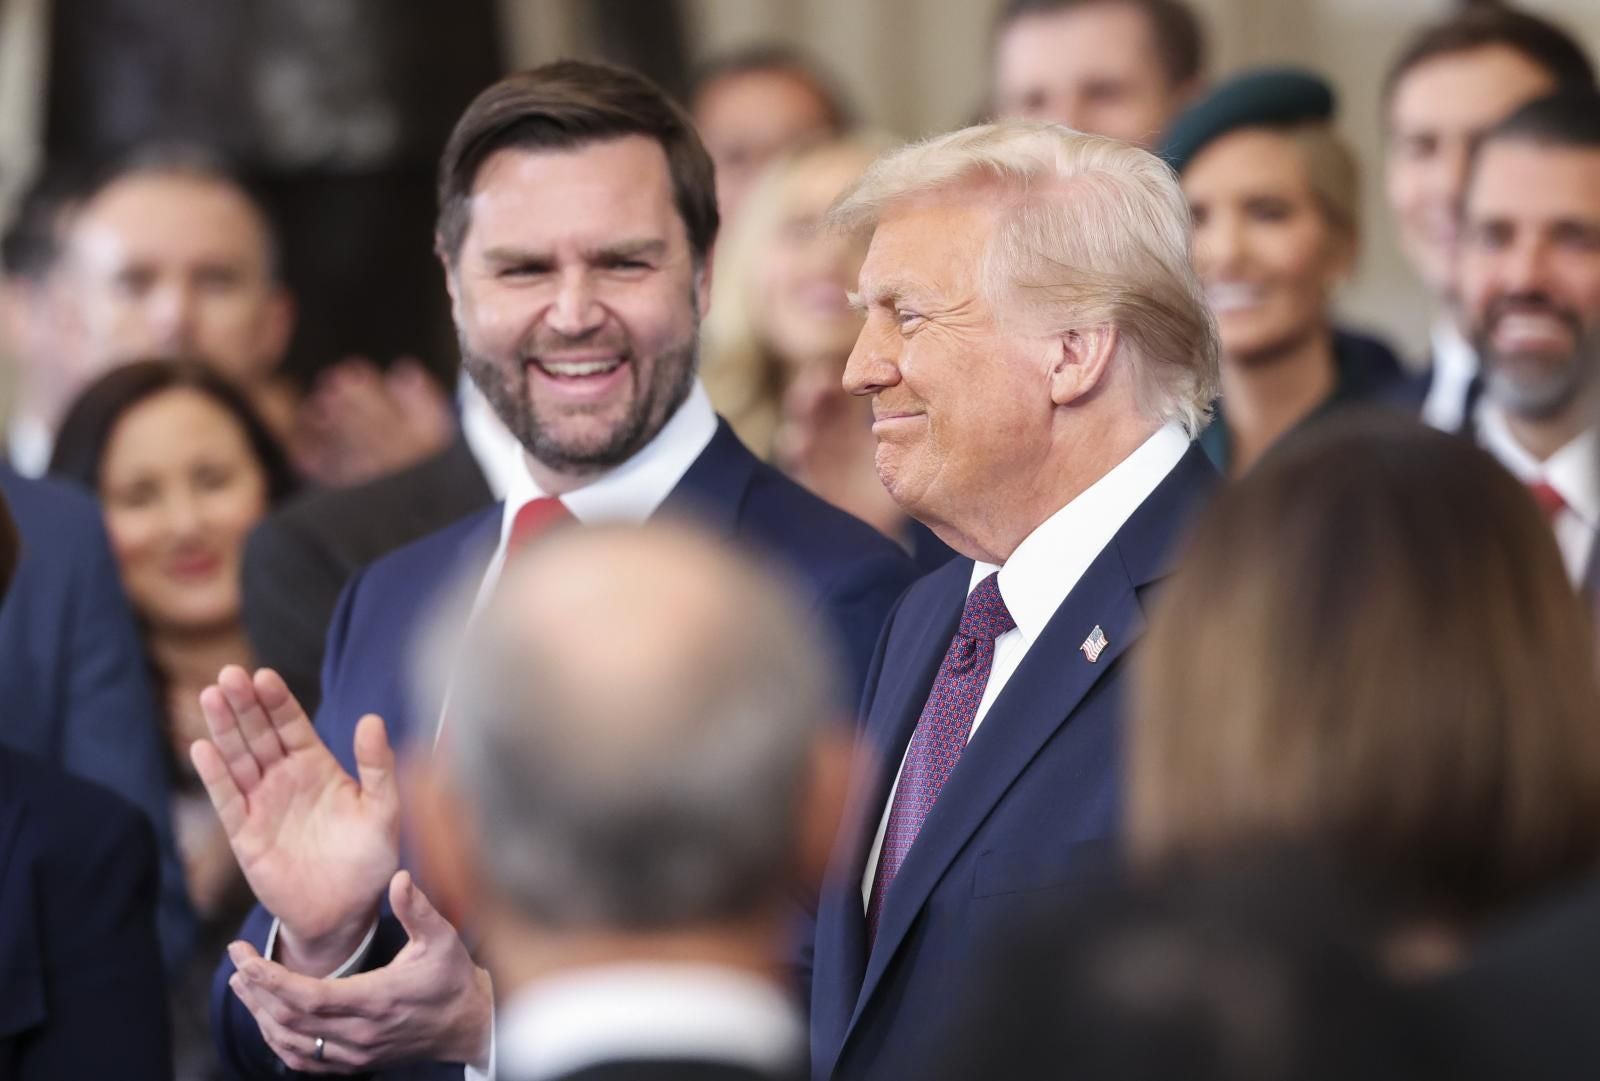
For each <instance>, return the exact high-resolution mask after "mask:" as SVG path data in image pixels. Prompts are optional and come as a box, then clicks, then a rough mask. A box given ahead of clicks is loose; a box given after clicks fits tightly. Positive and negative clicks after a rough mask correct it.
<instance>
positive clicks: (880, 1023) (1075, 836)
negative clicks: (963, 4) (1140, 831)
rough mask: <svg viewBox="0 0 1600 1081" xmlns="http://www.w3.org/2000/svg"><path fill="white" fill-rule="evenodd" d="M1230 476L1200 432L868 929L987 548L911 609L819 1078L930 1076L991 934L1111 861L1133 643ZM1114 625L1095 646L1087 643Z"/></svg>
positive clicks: (837, 909)
mask: <svg viewBox="0 0 1600 1081" xmlns="http://www.w3.org/2000/svg"><path fill="white" fill-rule="evenodd" d="M1219 479H1220V478H1218V476H1217V474H1216V471H1215V470H1214V469H1213V468H1212V467H1211V465H1210V464H1209V462H1208V461H1207V460H1206V459H1205V456H1204V452H1203V451H1201V450H1200V448H1199V447H1198V446H1191V447H1190V449H1189V450H1188V452H1187V453H1186V454H1185V456H1184V458H1183V459H1181V460H1180V461H1179V463H1178V464H1177V466H1175V467H1174V469H1173V470H1172V471H1171V472H1170V473H1169V474H1168V475H1167V477H1166V478H1165V479H1164V480H1163V481H1162V482H1161V483H1160V484H1159V485H1158V486H1157V487H1156V489H1155V490H1154V492H1152V494H1151V495H1150V496H1149V497H1148V498H1147V499H1146V500H1145V501H1144V503H1143V504H1142V505H1141V506H1140V507H1139V508H1138V509H1137V510H1136V511H1135V512H1134V514H1133V515H1132V516H1131V517H1130V518H1129V519H1128V521H1127V522H1126V523H1125V524H1124V525H1123V527H1122V528H1121V529H1120V530H1119V531H1118V532H1117V534H1116V536H1115V537H1114V538H1113V539H1112V541H1111V542H1110V543H1109V544H1108V545H1107V546H1106V547H1105V548H1104V549H1103V550H1102V551H1101V552H1100V554H1099V555H1098V556H1097V557H1096V558H1095V560H1094V561H1093V563H1092V564H1091V565H1090V567H1089V569H1088V570H1087V571H1086V572H1085V574H1084V575H1083V577H1082V578H1081V579H1080V580H1079V582H1078V584H1077V585H1076V586H1075V587H1074V588H1073V590H1072V592H1071V593H1070V594H1069V595H1068V596H1067V598H1066V599H1065V600H1064V601H1063V602H1062V604H1061V605H1060V606H1059V607H1058V608H1057V609H1056V612H1055V614H1054V615H1053V616H1052V617H1051V619H1050V621H1049V623H1048V624H1047V625H1046V627H1045V629H1044V631H1043V632H1042V633H1041V635H1040V637H1039V638H1038V639H1037V640H1036V641H1035V642H1034V643H1033V644H1032V645H1031V646H1030V648H1029V650H1028V652H1027V654H1026V656H1025V657H1024V658H1023V660H1022V663H1021V665H1020V666H1019V667H1018V668H1017V670H1016V671H1015V673H1014V674H1013V675H1012V676H1011V678H1010V679H1009V680H1008V681H1007V683H1006V686H1005V688H1004V690H1003V691H1001V692H1000V694H999V695H998V696H997V697H996V698H995V700H994V702H993V704H992V706H991V707H990V710H989V713H988V715H987V716H986V718H985V720H984V722H983V728H982V730H981V731H980V732H979V733H978V734H977V735H976V736H975V737H974V738H973V740H972V742H971V743H970V744H969V746H968V747H967V749H966V750H965V751H964V752H963V754H962V756H961V758H960V760H959V761H958V763H957V764H956V767H955V769H954V770H953V772H952V773H951V775H950V777H949V779H948V781H947V782H946V783H945V786H944V789H943V791H942V792H941V793H940V796H939V799H938V802H937V803H936V804H935V806H934V808H933V810H932V812H931V813H930V814H929V815H928V817H927V819H926V821H925V822H924V824H923V826H922V829H921V832H920V833H919V834H918V837H917V840H916V843H915V844H914V845H913V846H912V847H911V850H910V852H909V854H908V856H907V858H906V860H905V863H904V864H903V865H902V866H901V868H900V872H899V875H898V876H897V877H896V879H895V881H894V885H893V887H892V888H891V890H890V891H889V893H888V895H887V898H886V900H885V903H884V907H883V911H882V916H881V919H880V923H879V926H878V934H877V938H876V940H875V941H873V942H871V943H869V942H868V940H867V931H866V921H865V918H864V913H863V905H862V897H861V882H862V878H863V876H864V873H865V869H866V861H867V857H868V853H869V851H870V846H871V843H872V840H873V838H874V836H875V835H876V832H877V827H878V824H879V821H880V818H881V815H882V811H883V808H884V806H885V805H886V803H887V800H888V798H889V792H890V790H891V786H892V784H893V780H894V777H895V774H896V772H897V769H898V766H899V763H900V760H901V758H902V757H903V755H904V752H905V748H906V745H907V743H908V742H909V740H910V738H911V733H912V731H913V729H914V728H915V725H916V721H917V717H918V716H919V714H920V713H921V710H922V707H923V704H924V703H925V701H926V699H927V695H928V691H929V688H930V687H931V686H932V683H933V679H934V675H935V673H936V672H937V670H938V667H939V663H940V661H941V660H942V658H943V656H944V653H945V651H946V649H947V648H948V646H949V642H950V638H951V635H952V634H953V633H954V632H955V629H956V626H957V624H958V623H959V620H960V616H961V610H962V607H963V605H964V602H965V597H966V587H967V584H968V582H969V581H970V577H971V572H972V563H971V561H970V560H966V559H958V560H956V561H954V562H952V563H951V564H949V565H948V566H946V567H945V568H943V569H941V570H939V571H937V572H935V573H933V574H931V575H928V576H926V577H924V578H922V579H920V580H919V581H918V582H917V583H916V584H915V585H913V586H912V587H911V588H910V589H909V590H908V591H907V592H906V594H905V596H904V598H902V600H901V602H900V604H899V605H898V606H897V607H896V608H895V610H894V614H893V616H892V618H891V620H890V622H889V624H888V626H887V627H886V628H885V630H884V636H883V640H882V642H881V643H880V644H879V649H878V658H879V659H878V660H877V661H875V662H874V666H873V669H872V672H871V675H870V677H869V679H868V683H867V695H866V697H865V698H864V699H863V703H864V705H863V709H864V713H865V726H866V729H865V733H866V740H867V742H868V743H869V745H870V746H871V747H872V748H873V749H874V750H875V751H876V752H877V764H878V769H877V770H876V772H875V774H874V775H872V776H871V777H870V778H869V779H868V780H867V781H866V782H865V787H864V788H863V789H862V790H861V791H859V792H858V794H857V798H856V800H855V801H854V802H855V806H857V807H858V808H860V810H861V817H860V819H859V820H857V821H855V822H853V823H852V824H851V826H850V829H851V830H852V831H853V833H851V834H849V835H847V836H848V840H846V841H845V843H843V844H841V845H840V848H839V851H838V855H837V859H836V862H835V865H834V868H833V870H832V873H831V875H830V883H829V885H828V887H827V888H826V889H825V891H824V896H823V902H822V905H821V908H820V911H819V914H818V921H817V934H816V941H815V944H814V947H813V965H812V970H811V980H810V983H811V995H810V1001H811V1011H812V1012H811V1032H812V1069H813V1075H814V1076H815V1077H818V1078H824V1077H837V1078H879V1077H902V1076H907V1077H909V1076H919V1075H921V1074H922V1072H923V1071H927V1070H931V1068H932V1066H933V1064H932V1063H931V1062H925V1061H920V1060H919V1059H918V1058H917V1056H918V1054H919V1050H918V1049H920V1048H926V1047H927V1041H926V1040H925V1039H924V1038H923V1036H924V1034H925V1033H926V1032H928V1031H934V1030H938V1029H939V1028H940V1027H941V1026H942V1025H945V1024H949V1023H953V1022H954V1020H955V1017H954V1013H953V1011H955V1010H956V1009H957V1008H958V995H957V994H956V993H955V991H954V989H953V988H954V984H955V981H959V980H960V978H961V975H962V974H963V973H967V972H974V971H977V970H978V968H979V967H980V965H981V961H982V958H981V956H979V955H980V954H981V952H982V949H983V944H984V943H985V942H987V941H992V940H993V936H995V935H997V934H999V932H1000V930H1001V929H1002V928H1005V927H1010V926H1016V925H1017V923H1018V921H1019V920H1021V919H1024V918H1027V917H1029V916H1031V915H1033V914H1034V912H1035V911H1036V910H1037V909H1039V908H1041V907H1045V908H1048V907H1050V906H1053V905H1056V904H1059V903H1060V902H1061V900H1062V898H1063V897H1064V896H1066V895H1067V893H1068V892H1070V891H1072V890H1074V889H1077V888H1081V885H1082V883H1083V881H1084V880H1085V879H1086V878H1088V877H1091V876H1093V875H1094V874H1096V873H1098V872H1099V871H1101V870H1102V869H1103V868H1104V865H1105V863H1106V859H1107V854H1108V851H1109V841H1110V839H1111V838H1112V837H1113V836H1114V833H1115V831H1116V829H1117V825H1118V809H1119V801H1120V790H1119V785H1118V777H1119V772H1120V771H1119V763H1120V720H1121V717H1122V711H1123V701H1124V696H1125V693H1126V676H1127V671H1128V668H1127V664H1126V660H1125V657H1126V655H1127V653H1128V651H1129V649H1130V647H1132V646H1134V644H1135V643H1136V642H1137V640H1138V638H1139V637H1140V635H1141V633H1142V631H1143V627H1144V622H1145V613H1146V609H1147V606H1148V604H1149V601H1150V598H1149V596H1148V590H1150V589H1151V588H1153V587H1155V586H1156V585H1157V584H1158V583H1159V581H1160V580H1161V579H1162V577H1164V575H1165V574H1166V572H1167V570H1168V568H1169V566H1170V562H1171V559H1172V557H1173V550H1174V547H1175V546H1176V545H1177V544H1178V543H1179V541H1180V539H1181V535H1182V533H1183V531H1184V529H1185V528H1186V526H1187V522H1188V520H1189V519H1190V517H1191V516H1192V514H1193V512H1194V510H1195V508H1196V507H1197V506H1198V505H1199V503H1200V502H1202V501H1203V500H1204V499H1206V498H1207V497H1208V496H1209V495H1210V494H1211V492H1212V491H1214V490H1215V488H1216V486H1217V484H1218V483H1219ZM1096 629H1099V630H1100V631H1101V632H1102V634H1103V636H1104V638H1105V639H1106V640H1107V644H1106V645H1105V646H1104V648H1103V649H1102V650H1100V651H1097V652H1095V653H1094V655H1093V657H1091V656H1090V655H1089V653H1088V652H1087V651H1085V650H1083V649H1082V643H1084V642H1085V640H1086V639H1087V638H1088V637H1089V636H1090V635H1091V634H1092V633H1093V632H1094V631H1095V630H1096Z"/></svg>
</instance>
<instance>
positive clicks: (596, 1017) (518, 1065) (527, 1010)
mask: <svg viewBox="0 0 1600 1081" xmlns="http://www.w3.org/2000/svg"><path fill="white" fill-rule="evenodd" d="M496 1029H497V1031H498V1033H499V1036H498V1040H499V1047H498V1052H497V1058H498V1060H499V1061H498V1062H497V1063H496V1068H497V1070H498V1071H499V1072H500V1073H501V1074H502V1075H503V1076H507V1077H515V1078H517V1079H518V1081H524V1079H526V1081H545V1079H547V1078H553V1077H560V1076H562V1075H564V1074H568V1073H572V1072H575V1071H577V1070H580V1069H582V1068H584V1067H587V1066H594V1065H597V1064H599V1063H603V1062H615V1061H618V1060H662V1059H679V1060H694V1061H704V1062H717V1063H724V1062H725V1063H730V1064H736V1065H741V1066H748V1067H751V1068H753V1069H756V1070H759V1071H764V1072H768V1073H774V1074H777V1073H784V1072H788V1071H792V1070H793V1069H794V1068H795V1065H796V1064H797V1063H799V1062H801V1061H803V1058H804V1053H805V1028H804V1026H803V1025H802V1024H801V1021H800V1016H799V1013H798V1011H797V1010H796V1009H795V1007H794V1005H793V1004H792V1003H791V1002H790V1001H789V1000H788V999H787V998H786V997H785V996H784V994H783V993H782V992H781V991H779V990H778V989H777V988H776V987H774V986H773V985H772V984H771V983H768V982H767V981H765V980H761V979H758V978H756V977H755V976H751V975H748V974H746V973H743V972H740V971H738V970H735V969H729V968H723V967H720V966H714V965H697V964H626V965H623V964H619V965H609V966H605V967H601V968H593V969H587V970H583V971H579V972H573V973H571V974H569V975H565V976H560V977H556V978H552V979H549V980H545V981H542V982H540V983H538V984H535V985H533V986H531V987H529V988H528V989H526V990H523V991H521V992H519V993H517V994H516V995H514V996H513V997H512V999H511V1001H510V1002H509V1003H508V1004H507V1006H506V1009H505V1012H504V1013H502V1014H501V1016H500V1019H499V1021H498V1023H497V1025H496Z"/></svg>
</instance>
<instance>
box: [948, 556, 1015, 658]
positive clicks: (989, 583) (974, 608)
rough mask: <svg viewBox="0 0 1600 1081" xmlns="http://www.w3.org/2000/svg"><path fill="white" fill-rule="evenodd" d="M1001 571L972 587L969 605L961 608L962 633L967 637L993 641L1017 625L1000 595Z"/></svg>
mask: <svg viewBox="0 0 1600 1081" xmlns="http://www.w3.org/2000/svg"><path fill="white" fill-rule="evenodd" d="M999 578H1000V572H999V571H995V572H994V573H993V574H991V575H989V577H987V578H985V579H984V580H983V581H981V582H979V583H978V584H977V585H976V586H973V587H972V592H971V593H969V594H967V606H966V607H965V608H963V609H962V610H961V634H962V635H964V636H965V637H967V638H987V639H989V640H990V641H993V640H994V639H996V638H999V637H1000V636H1001V635H1002V634H1004V633H1006V632H1007V631H1009V630H1011V629H1012V628H1013V627H1015V626H1016V625H1017V621H1016V620H1014V619H1012V618H1011V613H1010V612H1009V611H1008V610H1007V609H1006V602H1005V601H1004V600H1003V599H1002V598H1001V596H1000V582H999Z"/></svg>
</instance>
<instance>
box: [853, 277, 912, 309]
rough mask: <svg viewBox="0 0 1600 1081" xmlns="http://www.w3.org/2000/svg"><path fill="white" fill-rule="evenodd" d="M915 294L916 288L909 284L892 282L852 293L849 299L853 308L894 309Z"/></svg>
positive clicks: (880, 283) (879, 283)
mask: <svg viewBox="0 0 1600 1081" xmlns="http://www.w3.org/2000/svg"><path fill="white" fill-rule="evenodd" d="M915 292H916V288H915V287H914V286H913V285H911V283H909V282H903V281H896V280H890V281H883V282H876V283H874V284H872V285H870V286H868V287H867V288H865V289H863V290H861V291H860V292H859V293H851V294H849V299H850V304H851V306H852V307H856V308H859V309H861V310H865V309H867V308H871V307H892V306H893V305H895V304H897V303H899V302H900V301H902V300H905V299H906V298H907V297H908V296H911V295H912V294H914V293H915Z"/></svg>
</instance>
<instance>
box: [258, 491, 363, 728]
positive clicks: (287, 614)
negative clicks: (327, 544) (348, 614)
mask: <svg viewBox="0 0 1600 1081" xmlns="http://www.w3.org/2000/svg"><path fill="white" fill-rule="evenodd" d="M242 577H243V582H242V585H243V603H244V622H245V630H246V631H247V632H248V633H249V635H250V645H251V647H252V648H254V650H255V652H256V658H257V660H258V661H259V662H260V663H261V664H262V665H264V666H266V667H268V668H272V669H275V670H276V671H277V672H278V674H279V675H281V676H283V679H284V682H286V683H287V684H288V685H289V690H291V691H293V692H294V696H295V697H296V698H298V699H299V700H300V703H301V704H302V705H303V706H305V707H306V712H308V713H310V714H312V715H313V716H314V715H315V714H316V712H317V708H318V706H319V705H320V704H321V702H322V680H321V678H320V673H321V672H322V667H323V647H324V644H325V643H326V641H327V639H328V637H329V624H330V623H331V622H332V620H333V616H334V613H335V611H337V609H338V605H339V598H340V595H341V590H343V588H344V586H345V584H346V583H345V578H346V574H345V571H344V569H343V568H342V567H341V566H340V564H339V561H338V560H336V559H335V558H334V557H333V556H332V555H331V554H330V553H329V552H328V551H327V550H326V549H325V548H324V547H323V546H322V545H320V544H318V543H317V541H316V539H315V537H313V536H311V535H310V534H308V533H306V532H305V531H304V530H301V529H298V528H296V525H295V523H294V522H293V521H292V520H290V519H287V518H285V517H283V516H282V515H277V516H274V517H271V518H268V519H267V520H266V521H264V522H262V523H261V524H260V525H258V526H257V527H256V528H255V529H254V530H253V531H252V532H251V534H250V538H249V540H248V541H246V542H245V549H244V566H243V570H242Z"/></svg>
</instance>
